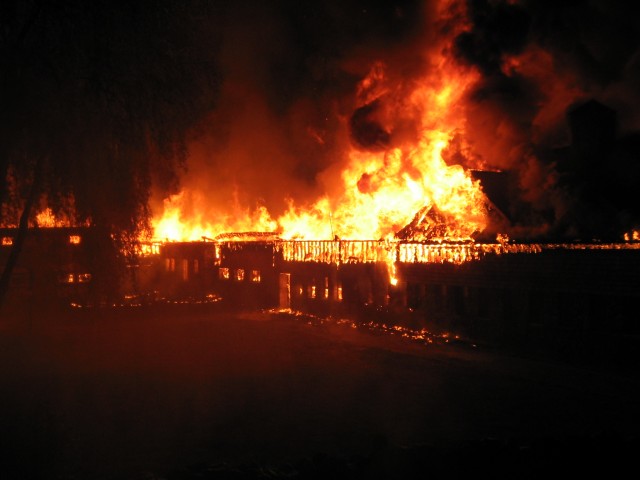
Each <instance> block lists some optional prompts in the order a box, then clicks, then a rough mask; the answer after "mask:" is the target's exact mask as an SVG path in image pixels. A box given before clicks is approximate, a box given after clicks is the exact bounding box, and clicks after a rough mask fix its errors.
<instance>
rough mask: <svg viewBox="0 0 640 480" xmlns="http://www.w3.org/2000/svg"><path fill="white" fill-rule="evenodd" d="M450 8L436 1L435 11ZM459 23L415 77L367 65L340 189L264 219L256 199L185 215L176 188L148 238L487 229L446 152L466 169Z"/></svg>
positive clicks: (478, 199)
mask: <svg viewBox="0 0 640 480" xmlns="http://www.w3.org/2000/svg"><path fill="white" fill-rule="evenodd" d="M449 7H450V6H449V5H448V4H447V3H446V2H444V3H443V5H442V9H443V11H442V13H443V14H445V13H446V12H447V11H448V10H447V9H448V8H449ZM462 28H465V25H464V22H460V24H459V26H458V31H457V32H456V31H454V30H455V29H453V30H451V31H450V32H449V34H448V36H447V38H446V39H444V40H443V41H442V44H440V45H438V46H437V47H438V48H437V49H432V51H430V52H427V54H426V55H425V58H424V60H425V65H424V68H423V74H422V75H421V76H418V77H415V76H414V78H411V79H410V80H408V79H402V78H400V77H401V75H399V72H394V71H390V67H389V66H387V65H385V63H384V62H382V61H376V62H374V63H373V65H372V66H371V68H370V71H369V73H368V75H366V76H365V77H364V78H363V79H362V80H361V81H360V83H359V84H358V86H357V88H356V92H355V93H356V102H355V107H356V113H355V114H354V116H353V117H352V120H351V128H352V130H353V131H355V130H356V129H357V128H360V127H359V126H358V125H357V123H358V122H363V123H364V127H363V128H364V130H363V131H364V133H363V135H364V137H365V138H364V139H360V141H358V139H354V141H353V142H352V146H351V147H350V150H349V151H348V152H344V158H345V159H347V161H346V163H345V167H344V168H343V170H342V173H341V175H340V177H339V179H338V187H339V188H337V189H336V188H335V185H332V187H333V188H332V190H333V192H334V193H332V194H331V195H329V194H325V195H324V196H321V197H320V198H319V199H317V200H316V201H315V203H310V204H297V203H296V202H294V201H293V200H290V202H289V208H288V210H287V211H285V212H284V213H283V214H282V215H280V216H279V217H276V218H272V216H271V214H270V213H269V212H268V211H267V209H266V208H265V207H264V206H259V207H257V208H256V209H255V210H253V211H250V210H248V209H244V210H243V209H239V208H234V209H235V210H236V212H235V215H233V216H221V217H220V215H219V213H218V212H216V211H214V210H209V211H207V209H206V208H201V209H199V210H198V211H197V212H195V213H194V211H193V209H191V210H192V211H191V212H190V213H188V212H189V210H190V209H189V208H187V206H186V205H185V200H186V198H185V197H186V196H187V194H186V193H185V192H182V193H180V194H179V195H177V196H174V197H171V198H169V199H167V200H166V201H165V205H164V213H163V215H162V216H161V217H159V218H157V219H156V220H154V222H153V227H154V229H155V238H157V239H169V240H193V239H200V238H202V237H215V236H216V235H217V234H219V233H223V232H230V231H231V232H233V231H275V232H277V233H278V234H279V235H280V237H281V238H283V239H307V240H310V239H317V240H330V239H331V240H333V239H352V240H354V239H372V240H374V239H375V240H378V239H384V240H392V239H393V238H394V237H399V238H402V239H404V240H441V241H442V240H447V241H460V240H471V239H472V238H473V236H474V235H476V234H478V233H479V232H482V231H483V230H484V229H485V228H486V227H487V224H488V219H487V211H486V200H485V197H484V194H483V192H482V190H481V188H480V185H479V183H478V182H475V181H473V180H472V178H471V176H470V174H469V172H468V171H467V170H465V169H464V168H463V167H462V166H461V165H459V164H456V161H453V160H452V158H451V157H452V156H454V155H453V154H452V153H451V152H450V150H451V149H453V150H455V151H456V152H457V153H460V154H461V155H463V156H465V161H466V165H465V166H466V167H469V166H470V165H469V163H470V162H472V161H473V156H472V155H465V153H468V151H469V150H470V146H469V145H466V144H465V143H464V141H462V140H461V139H462V138H464V133H465V129H466V120H465V118H466V112H465V101H466V97H465V95H467V93H468V92H469V89H470V88H471V87H472V86H473V85H474V84H475V83H476V82H477V81H478V79H479V73H478V72H477V71H476V70H475V69H474V68H472V67H466V66H462V65H460V64H459V63H458V62H457V61H456V60H455V59H454V58H453V55H452V54H451V45H450V41H451V40H452V39H453V38H454V36H455V34H456V33H459V31H460V29H462ZM352 136H354V138H355V134H354V135H352ZM367 142H369V143H368V144H367ZM454 144H455V146H453V145H454ZM463 150H464V153H463V152H462V151H463ZM445 157H448V160H449V161H447V159H445ZM467 157H468V158H467ZM336 190H337V192H336ZM193 194H194V193H193V192H189V195H193ZM205 203H206V202H205ZM216 217H219V218H216Z"/></svg>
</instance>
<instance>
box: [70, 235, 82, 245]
mask: <svg viewBox="0 0 640 480" xmlns="http://www.w3.org/2000/svg"><path fill="white" fill-rule="evenodd" d="M81 241H82V237H81V236H80V235H69V243H70V244H71V245H80V242H81Z"/></svg>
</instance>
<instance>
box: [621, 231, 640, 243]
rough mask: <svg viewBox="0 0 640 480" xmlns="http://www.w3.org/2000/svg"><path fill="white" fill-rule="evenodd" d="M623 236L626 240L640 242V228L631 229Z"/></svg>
mask: <svg viewBox="0 0 640 480" xmlns="http://www.w3.org/2000/svg"><path fill="white" fill-rule="evenodd" d="M622 238H623V239H624V241H625V242H640V230H630V231H628V232H626V233H625V234H624V235H623V237H622Z"/></svg>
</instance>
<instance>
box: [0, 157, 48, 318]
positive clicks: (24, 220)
mask: <svg viewBox="0 0 640 480" xmlns="http://www.w3.org/2000/svg"><path fill="white" fill-rule="evenodd" d="M41 170H42V161H41V160H38V161H37V162H36V165H35V167H34V175H33V183H32V184H31V189H30V191H29V195H28V196H27V198H26V200H25V202H24V208H23V209H22V214H21V215H20V223H19V224H18V232H17V234H16V237H15V238H14V239H13V245H12V247H11V252H9V257H8V258H7V263H5V265H4V270H3V271H2V277H0V308H2V306H3V305H4V302H5V300H6V297H7V293H8V292H9V283H10V282H11V275H12V274H13V270H14V268H15V266H16V264H17V263H18V258H19V257H20V253H21V252H22V247H23V245H24V241H25V239H26V238H27V233H28V230H29V217H30V216H31V210H32V209H33V204H34V203H35V201H36V198H37V197H38V190H39V188H40V177H41V176H42V172H41Z"/></svg>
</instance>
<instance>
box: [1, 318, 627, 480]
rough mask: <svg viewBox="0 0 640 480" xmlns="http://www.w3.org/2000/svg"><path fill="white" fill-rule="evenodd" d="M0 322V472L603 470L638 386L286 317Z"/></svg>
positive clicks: (177, 474) (622, 438)
mask: <svg viewBox="0 0 640 480" xmlns="http://www.w3.org/2000/svg"><path fill="white" fill-rule="evenodd" d="M58 316H59V315H54V314H52V313H48V314H41V315H37V316H34V317H32V318H31V319H22V320H20V321H18V322H9V321H7V320H6V319H5V320H4V321H0V434H1V436H0V478H2V479H13V478H15V479H23V478H51V479H63V478H64V479H111V478H124V479H129V478H131V479H159V478H165V479H196V478H197V479H207V478H211V479H212V478H249V479H254V478H338V477H348V478H409V477H416V478H458V477H470V476H479V475H487V474H488V475H490V476H492V477H493V478H497V477H501V478H540V477H542V476H548V475H554V476H556V475H558V474H569V475H572V476H573V475H575V474H581V473H590V474H593V473H595V472H597V471H599V470H602V471H603V473H606V474H607V476H608V477H611V476H612V475H615V472H621V471H623V469H624V467H628V466H632V467H634V468H635V460H636V458H637V455H638V452H639V451H640V435H639V433H640V388H639V387H640V385H639V384H640V381H639V377H638V376H637V375H635V373H634V371H633V370H632V369H628V370H627V371H625V372H623V373H621V372H616V371H612V370H610V369H599V368H597V367H594V366H589V368H581V367H577V366H569V365H567V364H563V363H554V362H551V361H543V360H539V359H538V360H534V359H524V358H517V357H515V356H509V355H506V354H504V353H500V352H497V351H490V350H488V349H487V348H484V347H474V346H472V345H470V344H468V343H455V344H451V343H449V344H442V345H424V344H421V343H419V342H416V341H411V340H408V339H406V338H402V337H400V336H397V335H389V334H381V333H376V332H371V331H369V330H366V329H362V328H352V326H348V325H339V324H337V323H336V322H324V323H321V322H318V321H311V322H309V319H307V318H304V317H294V316H289V315H283V314H270V313H254V314H231V313H226V312H222V311H220V310H219V309H218V310H216V309H215V307H213V308H212V307H208V308H207V307H201V308H200V309H195V308H192V307H189V306H183V307H169V306H167V307H156V308H149V309H142V308H138V309H134V308H120V309H112V310H109V309H96V310H76V311H73V312H71V313H67V314H66V315H65V316H64V318H55V317H58Z"/></svg>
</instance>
